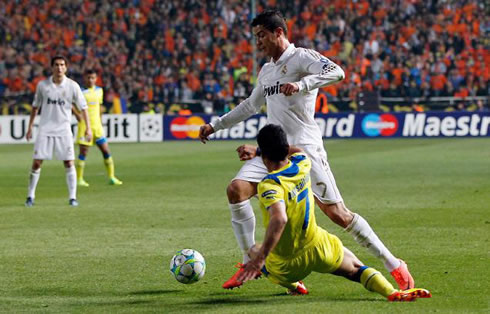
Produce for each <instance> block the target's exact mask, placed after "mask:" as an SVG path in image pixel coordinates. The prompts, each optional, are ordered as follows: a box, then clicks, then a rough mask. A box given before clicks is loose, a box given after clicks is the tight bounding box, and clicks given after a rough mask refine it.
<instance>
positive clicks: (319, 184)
mask: <svg viewBox="0 0 490 314" xmlns="http://www.w3.org/2000/svg"><path fill="white" fill-rule="evenodd" d="M313 149H314V148H310V147H307V148H306V149H305V151H306V152H307V153H308V155H309V156H310V158H311V160H312V168H311V180H312V189H313V192H314V193H315V198H316V201H317V204H318V206H319V207H320V209H321V210H322V212H323V213H325V214H326V215H327V216H328V217H329V218H330V219H331V220H332V221H333V222H334V223H336V224H337V225H339V226H341V227H342V228H344V230H345V231H347V232H349V233H350V234H351V235H352V236H353V237H354V239H355V240H356V242H357V243H359V244H360V245H361V246H363V247H365V248H367V249H368V251H369V252H370V253H371V254H373V255H374V256H376V257H377V258H378V259H380V260H381V261H382V262H383V264H384V266H385V268H386V269H387V270H388V271H389V272H390V273H392V275H393V277H394V279H395V280H396V281H397V283H398V285H399V287H400V289H408V288H413V286H414V281H413V278H412V276H411V275H410V272H409V271H408V268H407V266H406V264H405V263H404V262H403V261H401V260H399V259H398V258H396V257H395V256H394V255H393V254H392V253H391V252H390V250H388V248H387V247H386V246H385V245H384V244H383V242H381V240H380V239H379V237H378V236H377V235H376V233H375V232H374V230H373V229H372V228H371V226H370V225H369V223H368V222H367V221H366V220H365V219H364V218H363V217H362V216H360V215H359V214H356V213H353V212H351V211H350V210H349V209H348V208H347V207H346V206H345V204H344V202H343V199H342V196H341V195H340V192H339V189H338V187H337V184H336V182H335V178H334V176H333V173H332V172H331V170H330V167H329V165H328V162H327V159H326V154H325V152H324V151H323V150H321V151H320V152H318V151H312V150H313Z"/></svg>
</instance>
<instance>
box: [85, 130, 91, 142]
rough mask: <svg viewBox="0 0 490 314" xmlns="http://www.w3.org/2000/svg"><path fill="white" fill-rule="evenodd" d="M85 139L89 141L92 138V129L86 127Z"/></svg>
mask: <svg viewBox="0 0 490 314" xmlns="http://www.w3.org/2000/svg"><path fill="white" fill-rule="evenodd" d="M85 140H86V141H87V142H90V141H91V140H92V130H91V129H90V128H87V130H86V131H85Z"/></svg>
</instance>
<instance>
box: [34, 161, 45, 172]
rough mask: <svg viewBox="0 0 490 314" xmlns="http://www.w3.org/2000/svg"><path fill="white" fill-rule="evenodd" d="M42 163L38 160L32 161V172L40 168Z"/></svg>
mask: <svg viewBox="0 0 490 314" xmlns="http://www.w3.org/2000/svg"><path fill="white" fill-rule="evenodd" d="M42 163H43V161H42V160H39V159H34V160H33V162H32V170H34V171H36V170H38V169H40V168H41V165H42Z"/></svg>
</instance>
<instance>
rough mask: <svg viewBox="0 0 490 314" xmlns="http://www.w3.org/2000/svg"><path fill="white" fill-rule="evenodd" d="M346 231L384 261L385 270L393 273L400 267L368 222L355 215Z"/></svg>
mask: <svg viewBox="0 0 490 314" xmlns="http://www.w3.org/2000/svg"><path fill="white" fill-rule="evenodd" d="M345 231H347V232H349V233H350V234H351V235H352V236H353V237H354V239H355V240H356V242H357V243H359V245H361V246H362V247H365V248H367V249H368V251H369V252H370V253H371V254H373V255H374V256H376V257H377V258H379V259H381V260H382V261H383V264H384V266H385V268H386V269H387V270H388V271H389V272H390V273H391V272H392V271H393V270H395V269H396V268H398V267H399V266H400V261H399V260H398V259H397V258H396V257H395V256H393V254H391V252H390V251H389V250H388V249H387V248H386V246H385V245H384V244H383V242H381V240H380V239H379V238H378V236H377V235H376V233H374V230H373V229H372V228H371V226H370V225H369V224H368V222H367V221H366V220H365V219H364V218H362V217H361V216H360V215H358V214H354V219H353V220H352V222H351V223H350V225H349V226H347V228H345Z"/></svg>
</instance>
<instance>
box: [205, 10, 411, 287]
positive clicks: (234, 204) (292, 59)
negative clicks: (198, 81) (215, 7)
mask: <svg viewBox="0 0 490 314" xmlns="http://www.w3.org/2000/svg"><path fill="white" fill-rule="evenodd" d="M251 26H252V30H253V34H254V36H255V40H256V42H257V48H258V49H259V50H261V51H263V52H264V53H265V54H266V55H267V56H268V57H271V60H270V62H268V63H266V64H264V66H263V67H262V69H261V71H260V73H259V75H258V77H257V85H256V87H255V88H254V90H253V91H252V94H251V95H250V96H249V97H248V98H247V99H245V100H244V101H243V102H241V103H240V104H239V105H238V106H237V107H236V108H234V109H233V110H232V111H230V112H229V113H227V114H225V115H223V116H221V117H220V118H218V119H217V120H216V121H213V122H211V123H209V124H205V125H203V126H201V128H200V131H199V137H200V139H201V141H202V142H203V143H205V142H206V141H207V140H208V139H209V138H208V137H209V136H210V135H211V134H213V133H214V132H217V131H219V130H222V129H226V128H229V127H231V126H233V125H235V124H237V123H239V122H241V121H243V120H245V119H247V118H248V117H250V116H251V115H253V114H255V113H257V111H258V110H259V109H260V107H261V106H262V105H263V104H264V103H266V104H267V123H271V124H278V125H280V126H282V128H283V129H284V130H285V131H286V134H287V136H288V142H289V143H290V144H291V145H294V146H298V147H300V148H302V149H303V150H304V151H305V152H306V154H307V155H308V157H309V158H310V159H311V161H312V167H311V173H310V174H311V180H312V188H313V192H314V194H315V198H316V201H317V204H318V206H319V207H320V209H321V210H322V211H323V212H324V213H325V214H326V215H327V216H328V217H329V218H330V219H331V220H332V221H333V222H335V223H336V224H338V225H339V226H341V227H342V228H344V230H346V231H347V232H349V233H350V234H351V235H352V236H353V237H354V239H355V240H356V241H357V243H359V244H360V245H361V246H363V247H366V248H367V249H368V250H369V252H371V253H372V254H373V255H374V256H376V257H377V258H379V259H380V260H381V261H382V262H383V264H384V266H385V267H386V269H387V270H388V271H389V272H390V273H391V275H392V276H393V278H394V279H395V281H396V282H397V284H398V286H399V287H400V289H402V290H405V289H409V288H413V287H414V280H413V278H412V276H411V274H410V272H409V271H408V268H407V265H406V263H405V262H404V261H402V260H400V259H398V258H396V257H395V256H393V254H392V253H391V252H390V251H389V250H388V249H387V248H386V246H385V245H384V244H383V243H382V242H381V241H380V239H379V238H378V236H377V235H376V233H375V232H374V231H373V229H372V228H371V226H370V225H369V224H368V222H367V221H366V220H365V219H364V218H362V217H361V216H360V215H359V214H356V213H353V212H351V211H350V210H349V209H347V207H346V206H345V204H344V201H343V199H342V196H341V195H340V192H339V190H338V188H337V185H336V183H335V179H334V176H333V174H332V172H331V170H330V167H329V165H328V162H327V153H326V151H325V149H324V147H323V140H322V134H321V131H320V129H319V127H318V125H317V124H316V122H315V119H314V115H315V102H316V97H317V94H318V88H321V87H324V86H327V85H330V84H335V83H337V82H339V81H341V80H343V79H344V75H345V74H344V71H343V70H342V69H341V68H340V67H339V66H338V65H337V64H335V63H334V62H332V61H330V60H329V59H327V58H326V57H324V56H322V55H321V54H320V53H318V52H317V51H314V50H311V49H304V48H296V47H295V46H294V45H293V44H291V43H289V41H288V39H287V27H286V22H285V20H284V18H283V17H282V15H281V13H280V12H278V11H271V10H268V11H264V12H262V13H261V14H259V15H257V17H255V18H254V20H253V21H252V24H251ZM237 151H238V154H239V157H240V159H241V160H246V162H245V164H244V165H243V167H242V168H241V169H240V171H239V172H238V174H237V176H236V177H235V178H234V179H233V180H232V181H231V182H230V184H229V185H228V188H227V196H228V201H229V208H230V210H231V221H232V226H233V231H234V233H235V237H236V239H237V242H238V244H239V246H240V248H241V249H242V252H243V262H244V263H247V262H248V260H249V257H248V255H247V250H248V249H250V248H251V247H252V246H253V245H254V244H255V215H254V212H253V208H252V206H251V204H250V201H249V199H250V198H251V197H252V196H254V195H256V194H257V184H258V183H259V182H260V181H261V180H262V178H263V177H264V176H265V175H267V168H266V167H265V165H264V163H263V162H262V159H261V158H260V157H257V156H258V155H260V151H257V147H255V146H252V145H242V146H240V147H239V148H238V149H237ZM240 266H241V267H240V268H239V270H238V271H237V272H236V273H235V275H233V276H232V277H231V278H230V279H229V280H228V281H226V282H225V283H224V284H223V288H225V289H231V288H235V287H238V286H241V285H242V282H241V281H239V280H238V279H237V278H238V277H239V276H240V273H241V272H242V271H243V265H240ZM259 275H260V274H257V276H259Z"/></svg>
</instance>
